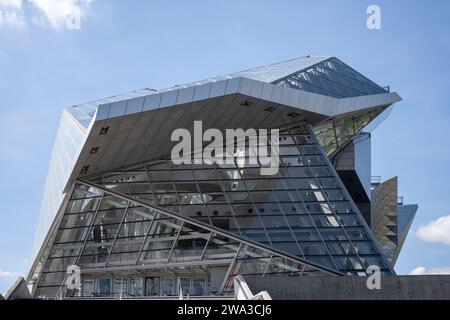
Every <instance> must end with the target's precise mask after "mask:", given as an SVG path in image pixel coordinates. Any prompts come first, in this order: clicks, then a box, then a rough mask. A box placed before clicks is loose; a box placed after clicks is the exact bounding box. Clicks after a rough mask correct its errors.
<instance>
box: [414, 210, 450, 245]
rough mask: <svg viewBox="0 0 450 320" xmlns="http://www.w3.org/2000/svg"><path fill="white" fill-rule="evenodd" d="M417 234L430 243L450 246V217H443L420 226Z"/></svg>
mask: <svg viewBox="0 0 450 320" xmlns="http://www.w3.org/2000/svg"><path fill="white" fill-rule="evenodd" d="M416 234H417V236H419V237H420V238H421V239H423V240H425V241H428V242H437V243H443V244H446V245H450V216H443V217H440V218H438V219H436V220H433V221H431V222H429V223H427V224H425V225H423V226H420V227H419V229H418V230H417V232H416Z"/></svg>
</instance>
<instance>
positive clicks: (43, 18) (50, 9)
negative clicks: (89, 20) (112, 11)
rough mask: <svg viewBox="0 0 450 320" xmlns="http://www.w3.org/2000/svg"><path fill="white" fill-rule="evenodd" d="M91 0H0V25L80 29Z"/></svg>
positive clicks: (20, 27)
mask: <svg viewBox="0 0 450 320" xmlns="http://www.w3.org/2000/svg"><path fill="white" fill-rule="evenodd" d="M92 2H93V0H26V1H25V0H23V1H22V0H0V27H2V26H5V27H10V28H16V29H23V28H25V27H27V26H29V25H34V26H39V27H49V28H52V29H57V30H63V29H71V30H78V29H81V21H82V19H84V18H85V16H86V15H87V13H88V11H89V8H90V6H91V4H92Z"/></svg>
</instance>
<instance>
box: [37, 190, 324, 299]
mask: <svg viewBox="0 0 450 320" xmlns="http://www.w3.org/2000/svg"><path fill="white" fill-rule="evenodd" d="M281 257H282V255H281V254H278V253H275V252H272V251H270V250H265V248H259V246H258V245H257V244H252V243H249V242H248V241H245V240H241V239H239V238H236V237H233V236H229V235H228V234H227V233H226V232H225V233H223V232H220V230H219V231H216V230H212V229H208V228H207V227H205V226H203V225H198V224H196V223H189V222H186V220H185V219H180V218H177V216H176V215H174V214H171V213H169V212H167V213H166V212H164V211H163V210H160V209H157V208H152V207H149V206H145V205H142V204H138V203H136V202H134V201H132V200H127V199H126V198H124V197H120V196H116V195H114V194H110V193H108V192H107V191H106V190H101V189H99V188H96V187H93V186H90V185H89V184H81V183H79V184H77V185H76V187H75V189H74V191H73V193H72V195H71V199H70V201H69V203H68V205H67V207H66V211H65V214H64V216H63V218H62V221H61V224H60V226H59V228H58V230H57V232H56V235H55V237H54V239H53V243H52V246H51V250H50V253H49V255H48V258H47V260H46V263H45V264H44V267H43V272H42V274H41V276H40V278H39V280H38V283H37V286H36V293H35V296H37V297H61V296H65V297H68V296H82V297H105V296H108V297H110V296H117V295H121V296H124V297H147V296H150V297H151V296H171V295H178V293H179V289H180V288H182V290H183V293H184V294H190V295H193V296H195V295H208V294H226V293H230V292H231V290H232V279H233V277H234V276H235V275H236V274H237V273H239V274H261V275H263V274H264V273H265V272H266V269H268V267H269V263H271V264H275V265H276V266H277V267H278V268H279V271H278V273H280V274H283V273H284V274H293V273H296V274H300V273H302V274H303V273H304V274H307V273H315V272H320V267H319V268H315V267H314V266H312V265H310V264H308V263H302V262H299V261H296V259H295V258H292V257H288V258H283V259H281ZM71 265H77V266H79V267H80V268H81V270H82V271H83V275H82V289H81V291H76V292H75V291H70V290H67V289H66V287H65V283H66V281H67V279H68V276H69V274H67V267H69V266H71ZM255 266H256V267H255ZM216 269H217V270H219V271H220V270H222V273H220V272H219V277H220V276H221V277H222V278H223V279H222V278H221V281H220V283H219V285H214V284H212V283H211V280H209V281H208V277H211V275H210V271H211V270H212V271H214V270H216ZM223 270H225V272H223ZM228 270H229V271H228ZM130 274H131V275H130ZM143 274H145V276H143ZM105 275H108V277H105ZM111 275H114V277H112V276H111ZM169 275H170V276H169ZM216 281H217V280H216ZM144 282H145V286H144Z"/></svg>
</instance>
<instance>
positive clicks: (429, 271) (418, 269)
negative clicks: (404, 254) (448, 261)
mask: <svg viewBox="0 0 450 320" xmlns="http://www.w3.org/2000/svg"><path fill="white" fill-rule="evenodd" d="M408 274H409V275H412V276H420V275H425V274H450V267H447V268H430V269H427V268H425V267H416V268H414V269H412V270H411V271H410V272H409V273H408Z"/></svg>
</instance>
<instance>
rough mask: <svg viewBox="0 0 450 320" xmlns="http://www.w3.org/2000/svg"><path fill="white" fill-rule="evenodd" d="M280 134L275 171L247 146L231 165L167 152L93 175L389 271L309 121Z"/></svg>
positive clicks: (180, 210)
mask: <svg viewBox="0 0 450 320" xmlns="http://www.w3.org/2000/svg"><path fill="white" fill-rule="evenodd" d="M279 139H280V141H279V156H280V161H281V164H280V165H281V167H280V170H279V172H278V173H277V174H276V175H271V176H262V175H260V168H261V165H259V164H256V165H251V164H250V163H257V159H251V157H252V156H250V155H249V154H248V152H247V154H246V155H245V156H243V157H242V158H240V157H236V158H235V163H234V164H232V165H226V166H225V165H217V164H214V165H206V164H192V165H186V164H185V165H174V164H173V163H172V162H171V161H170V160H169V159H166V160H164V159H163V160H159V161H153V162H150V163H148V164H145V165H142V166H138V167H134V168H129V169H125V170H123V171H121V172H111V173H107V174H105V175H101V176H97V177H92V181H93V182H95V183H97V184H99V185H103V186H104V187H106V188H108V189H110V190H114V191H116V192H119V193H121V194H126V195H129V196H131V197H133V198H136V199H139V200H142V201H145V202H146V203H148V204H149V205H151V206H154V207H158V208H162V209H164V210H167V211H169V212H173V213H175V214H177V215H180V216H183V217H188V218H191V219H195V220H198V221H201V222H204V223H206V224H210V225H212V226H215V227H217V228H220V229H223V230H227V231H229V232H232V233H234V234H236V235H238V236H240V237H242V238H245V239H250V240H253V241H256V242H258V243H261V244H264V245H266V246H268V247H272V248H275V249H278V250H280V251H282V252H286V253H289V254H291V255H293V256H297V257H301V258H302V259H305V260H307V261H311V262H313V263H316V264H318V265H321V266H323V267H325V268H329V269H332V270H337V271H340V272H344V273H349V274H361V273H365V270H366V269H367V267H368V266H369V265H371V264H375V262H376V264H377V265H379V266H380V267H381V269H384V270H385V271H388V267H387V266H386V265H385V264H384V262H383V260H382V259H381V255H380V253H379V251H378V250H377V248H376V247H375V246H374V244H373V241H372V239H371V237H370V236H369V234H368V232H367V230H366V227H365V225H364V223H363V220H362V217H361V215H360V214H359V213H358V211H357V208H356V207H355V206H354V204H353V203H352V201H351V199H350V198H349V197H348V195H347V193H346V192H345V190H344V187H343V186H342V184H341V183H340V180H339V178H338V177H337V176H336V173H335V170H334V168H333V167H332V165H331V164H330V163H329V161H328V159H327V157H326V155H325V154H324V153H323V149H322V148H321V146H320V145H319V143H318V141H317V140H316V139H315V137H314V134H313V133H312V131H311V130H310V128H309V126H308V125H307V124H306V123H301V124H298V125H295V126H292V127H289V128H287V129H285V130H283V131H281V132H280V138H279ZM251 160H254V161H251Z"/></svg>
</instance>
